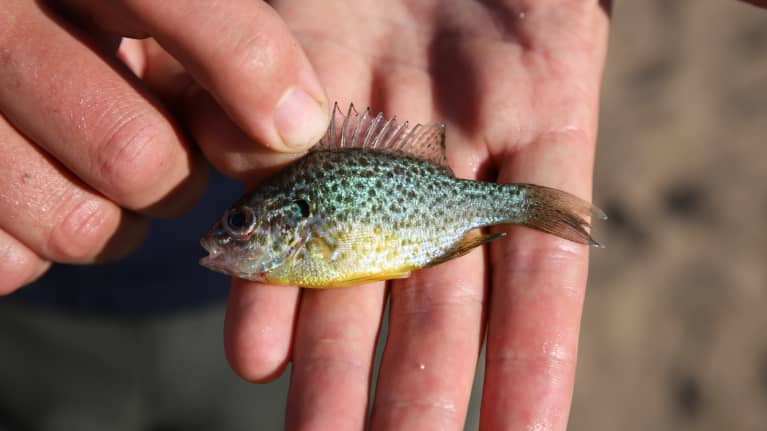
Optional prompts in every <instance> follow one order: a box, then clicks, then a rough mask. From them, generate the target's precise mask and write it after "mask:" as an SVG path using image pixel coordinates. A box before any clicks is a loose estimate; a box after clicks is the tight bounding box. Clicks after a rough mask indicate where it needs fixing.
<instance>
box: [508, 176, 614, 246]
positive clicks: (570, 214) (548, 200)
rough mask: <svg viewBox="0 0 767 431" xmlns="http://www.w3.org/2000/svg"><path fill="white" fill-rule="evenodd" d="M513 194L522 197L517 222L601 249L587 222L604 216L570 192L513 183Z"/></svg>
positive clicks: (589, 222)
mask: <svg viewBox="0 0 767 431" xmlns="http://www.w3.org/2000/svg"><path fill="white" fill-rule="evenodd" d="M515 186H516V188H515V192H516V193H520V192H521V193H523V194H524V200H525V205H524V208H525V210H524V212H523V215H522V217H520V218H519V223H520V224H523V225H525V226H528V227H531V228H533V229H538V230H541V231H543V232H547V233H550V234H553V235H556V236H558V237H561V238H564V239H567V240H570V241H574V242H578V243H581V244H588V245H590V246H593V247H600V248H601V247H604V246H603V245H602V244H600V243H599V242H597V241H596V240H595V239H594V238H593V237H592V236H591V219H592V215H595V216H597V217H599V218H601V219H606V218H607V216H606V215H605V214H604V212H602V210H600V209H599V208H597V207H595V206H594V205H592V204H591V203H589V202H586V201H585V200H583V199H581V198H578V197H576V196H574V195H572V194H570V193H567V192H563V191H561V190H557V189H553V188H550V187H544V186H539V185H535V184H515Z"/></svg>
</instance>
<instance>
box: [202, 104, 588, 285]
mask: <svg viewBox="0 0 767 431" xmlns="http://www.w3.org/2000/svg"><path fill="white" fill-rule="evenodd" d="M444 133H445V128H444V126H443V125H432V126H422V125H418V126H415V127H413V128H409V127H408V123H407V122H405V123H402V124H399V123H397V121H396V118H395V119H391V120H388V121H384V120H383V117H382V115H380V114H379V115H378V116H375V117H373V116H371V115H370V111H369V110H367V111H365V112H364V113H363V114H362V115H359V114H357V113H356V112H355V111H354V109H353V108H350V109H349V111H348V113H347V115H342V114H341V113H340V111H338V109H337V108H336V109H335V110H334V120H333V122H332V123H331V126H330V127H329V129H328V132H327V133H326V135H325V137H324V138H323V139H322V140H321V141H320V142H319V143H318V144H317V146H316V147H315V148H314V149H313V150H312V151H310V152H309V153H308V154H307V155H306V156H304V157H302V158H301V159H299V160H297V161H296V162H294V163H293V164H291V165H289V166H288V167H287V168H285V169H284V170H283V171H281V172H280V173H278V174H277V175H275V176H274V177H272V178H271V179H269V180H267V181H266V182H264V183H262V184H260V185H259V186H258V187H256V188H255V189H254V190H252V191H251V192H250V193H249V194H248V195H246V196H244V197H243V198H242V199H240V200H239V201H238V202H237V203H235V204H234V205H233V206H232V207H231V208H230V209H229V210H227V212H226V213H225V214H224V216H223V217H222V218H221V220H219V221H217V222H216V223H215V224H214V226H213V227H212V228H211V230H210V232H209V233H208V235H206V237H204V238H203V239H202V241H201V242H202V245H203V247H205V248H206V249H207V250H208V252H209V253H210V255H209V256H207V257H205V258H203V259H202V261H201V263H202V264H203V265H205V266H207V267H209V268H211V269H214V270H217V271H221V272H224V273H227V274H230V275H233V276H236V277H241V278H247V279H250V280H256V281H264V282H269V283H274V284H285V285H298V286H303V287H335V286H349V285H354V284H361V283H364V282H368V281H372V280H385V279H391V278H402V277H407V276H408V275H409V274H410V272H411V271H412V270H416V269H419V268H424V267H427V266H432V265H435V264H438V263H441V262H444V261H446V260H449V259H451V258H454V257H457V256H460V255H462V254H464V253H466V252H468V251H470V250H471V249H472V248H474V247H476V246H479V245H481V244H483V243H485V242H487V241H490V240H492V239H495V238H498V237H500V236H502V235H498V234H496V235H483V234H481V233H480V231H479V229H478V228H481V227H484V226H491V225H496V224H503V223H514V224H523V225H527V226H530V227H532V228H536V229H539V230H543V231H545V232H549V233H552V234H555V235H558V236H561V237H563V238H566V239H569V240H572V241H576V242H581V243H586V244H591V245H596V242H594V240H593V239H592V238H591V236H590V234H589V231H588V228H589V222H588V220H589V219H588V217H589V215H590V213H591V211H592V207H591V205H590V204H589V203H588V202H585V201H583V200H581V199H579V198H577V197H575V196H572V195H570V194H567V193H565V192H562V191H559V190H555V189H551V188H547V187H542V186H536V185H532V184H495V183H487V182H480V181H471V180H465V179H459V178H456V177H455V176H454V175H453V173H452V171H451V170H450V168H449V167H448V165H447V160H446V158H445V151H444V150H445V149H444Z"/></svg>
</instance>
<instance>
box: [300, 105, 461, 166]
mask: <svg viewBox="0 0 767 431" xmlns="http://www.w3.org/2000/svg"><path fill="white" fill-rule="evenodd" d="M340 148H367V149H371V150H380V151H385V152H393V153H398V154H402V155H407V156H411V157H415V158H418V159H421V160H427V161H430V162H432V163H436V164H438V165H440V166H442V167H445V168H448V169H449V166H448V164H447V156H446V154H445V125H444V124H432V125H428V126H424V125H422V124H417V125H416V126H415V127H410V126H409V123H408V122H407V121H405V122H404V123H400V122H398V121H397V117H396V116H395V117H392V118H390V119H388V120H387V119H385V118H384V116H383V113H379V114H377V115H375V116H373V114H372V113H371V111H370V108H367V109H365V111H364V112H363V113H362V114H360V113H358V112H357V110H356V109H354V104H351V105H349V109H348V111H347V112H346V114H345V115H344V114H343V113H342V112H341V109H339V107H338V103H336V104H335V105H334V106H333V119H332V121H331V122H330V126H329V127H328V130H327V132H325V136H323V137H322V139H320V142H318V143H317V145H315V146H314V148H312V150H335V149H340Z"/></svg>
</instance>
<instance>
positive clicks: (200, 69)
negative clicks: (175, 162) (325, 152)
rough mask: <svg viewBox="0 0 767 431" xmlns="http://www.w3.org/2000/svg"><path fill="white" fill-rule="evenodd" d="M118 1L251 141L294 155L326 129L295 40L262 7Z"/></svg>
mask: <svg viewBox="0 0 767 431" xmlns="http://www.w3.org/2000/svg"><path fill="white" fill-rule="evenodd" d="M124 3H125V5H126V7H127V9H128V10H129V11H130V12H131V14H132V15H133V16H135V17H136V18H137V19H138V20H139V21H140V22H141V23H142V24H143V25H145V26H146V28H147V30H148V33H149V34H151V35H152V36H153V37H154V38H155V39H156V40H157V41H158V42H159V43H160V44H161V45H162V46H163V47H164V48H165V49H166V50H167V51H168V52H170V53H171V55H173V57H175V58H176V59H178V60H179V61H180V62H181V63H182V64H183V65H184V67H185V68H186V69H187V70H188V71H189V72H190V73H191V75H192V76H193V77H194V78H195V80H196V81H197V82H199V83H200V84H201V85H202V86H203V87H204V88H205V89H206V90H208V91H209V92H210V94H212V95H213V97H215V99H216V100H217V101H218V103H219V105H220V106H221V107H222V108H223V109H224V110H225V111H226V112H227V113H228V114H229V116H230V117H231V118H232V119H233V120H234V122H235V123H236V124H237V125H238V126H239V127H240V128H242V129H243V130H244V131H245V133H246V134H247V135H248V136H249V137H251V138H252V139H255V140H256V141H257V142H259V143H260V144H262V145H265V146H267V147H269V148H271V149H272V150H276V151H288V152H295V151H300V150H302V149H305V148H306V147H308V146H310V145H312V144H314V143H315V142H316V141H317V140H318V139H319V138H320V137H321V136H322V134H323V133H324V132H325V129H326V127H327V124H328V122H329V118H330V117H329V110H328V102H327V99H326V96H325V93H324V91H323V89H322V87H321V85H320V84H319V81H318V79H317V77H316V75H315V73H314V70H313V69H312V66H311V64H310V63H309V61H308V60H307V58H306V56H305V55H304V53H303V51H302V50H301V48H300V46H299V44H298V42H296V40H295V39H294V38H293V36H292V35H291V34H290V32H289V30H288V29H287V27H286V26H285V24H284V23H283V21H282V20H281V19H280V17H279V16H278V15H277V14H276V13H275V12H274V10H273V9H272V8H271V7H270V6H269V5H268V4H267V3H266V2H253V1H249V0H236V1H230V2H227V3H226V5H223V4H221V3H205V2H189V1H185V2H183V3H184V4H183V5H182V4H179V3H178V2H174V3H172V4H171V3H167V4H165V3H158V2H155V1H151V0H126V1H125V2H124ZM203 30H204V31H203Z"/></svg>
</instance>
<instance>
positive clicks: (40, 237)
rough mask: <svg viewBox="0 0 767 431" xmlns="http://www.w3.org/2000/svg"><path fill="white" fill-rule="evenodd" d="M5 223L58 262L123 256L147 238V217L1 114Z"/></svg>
mask: <svg viewBox="0 0 767 431" xmlns="http://www.w3.org/2000/svg"><path fill="white" fill-rule="evenodd" d="M0 154H2V155H3V157H0V172H2V173H3V174H2V175H0V229H2V230H4V231H5V232H7V233H8V234H9V235H11V236H13V237H14V238H16V239H17V240H18V241H20V242H21V243H23V244H24V245H25V246H27V247H29V248H30V249H31V250H33V251H34V252H35V253H36V254H37V255H38V256H40V257H42V258H44V259H47V260H54V261H57V262H72V263H75V262H77V263H85V262H92V261H94V260H97V259H102V260H103V259H110V258H114V257H117V256H120V255H122V254H124V253H126V252H128V251H130V250H132V249H133V248H135V247H137V246H138V244H139V243H140V242H141V240H142V239H143V237H144V235H145V233H146V230H147V228H148V223H147V222H146V220H144V219H142V218H140V217H138V216H136V215H134V214H131V213H128V212H124V211H121V209H120V208H119V207H118V206H116V205H115V204H114V203H112V202H110V201H108V200H106V199H104V198H103V197H101V196H100V195H98V194H96V193H94V192H93V191H91V190H89V189H88V188H86V187H85V186H84V185H83V184H82V183H80V182H78V181H77V180H76V179H74V178H72V177H71V176H70V175H69V174H67V173H66V172H65V171H64V169H63V168H62V167H61V166H60V165H58V164H57V163H56V162H55V161H53V160H52V159H51V158H50V157H49V156H48V155H47V154H45V153H44V152H42V151H41V150H40V149H39V148H36V147H35V146H34V145H33V144H31V143H30V142H29V141H27V140H26V139H25V138H24V137H23V136H21V135H20V134H19V133H17V132H16V130H14V129H13V128H11V126H10V125H9V124H8V123H7V122H6V121H5V120H4V119H3V118H2V117H0Z"/></svg>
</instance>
